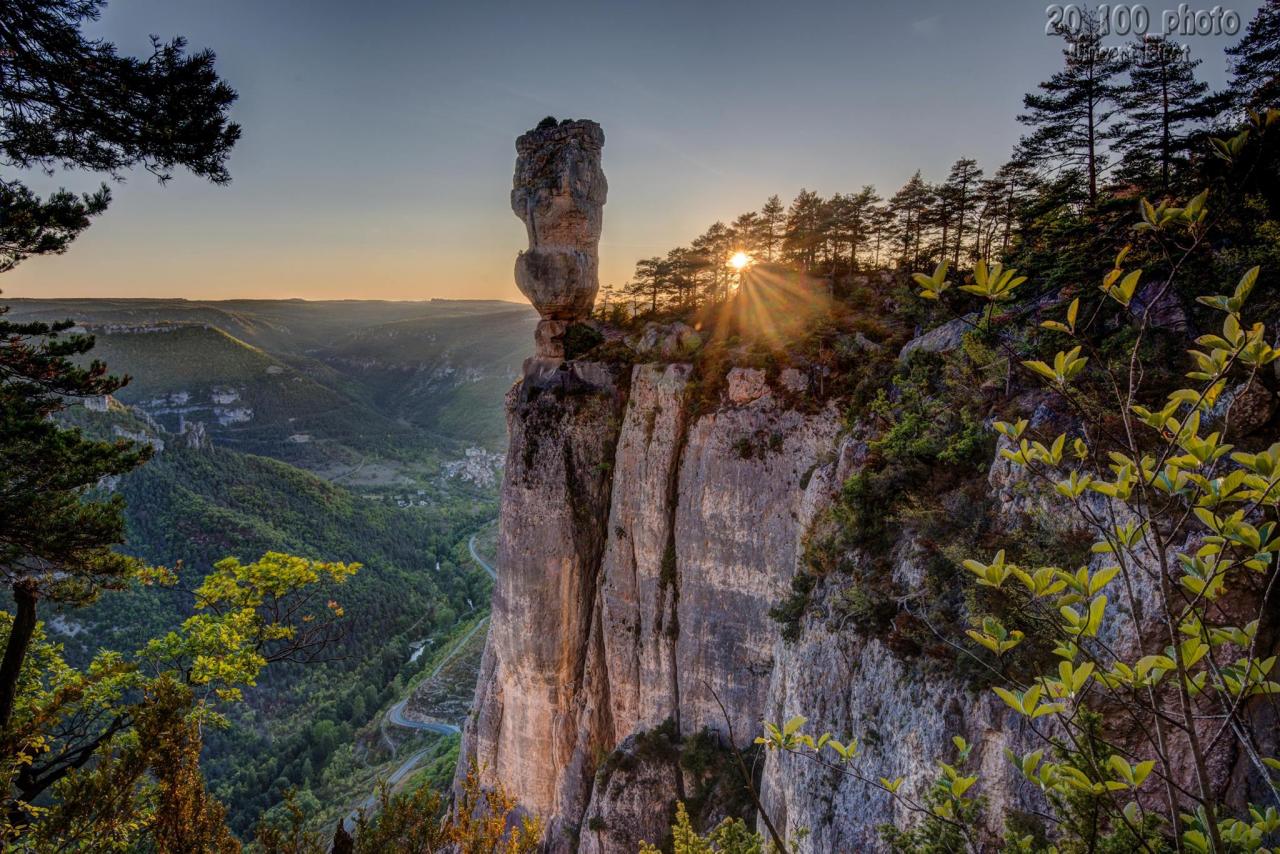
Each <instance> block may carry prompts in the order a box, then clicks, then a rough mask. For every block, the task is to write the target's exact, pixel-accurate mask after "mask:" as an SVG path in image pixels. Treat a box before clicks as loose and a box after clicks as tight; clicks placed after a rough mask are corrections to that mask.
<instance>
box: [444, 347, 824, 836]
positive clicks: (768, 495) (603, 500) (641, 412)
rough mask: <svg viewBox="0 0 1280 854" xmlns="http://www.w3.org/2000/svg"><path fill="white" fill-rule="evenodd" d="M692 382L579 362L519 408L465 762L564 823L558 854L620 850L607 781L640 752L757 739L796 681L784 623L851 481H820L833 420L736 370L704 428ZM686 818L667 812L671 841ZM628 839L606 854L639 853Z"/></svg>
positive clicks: (656, 370) (683, 371)
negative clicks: (607, 840)
mask: <svg viewBox="0 0 1280 854" xmlns="http://www.w3.org/2000/svg"><path fill="white" fill-rule="evenodd" d="M690 375H691V368H690V366H689V365H686V364H678V363H677V364H642V365H636V366H634V367H630V368H629V369H627V370H623V369H621V368H616V367H611V366H607V365H603V364H596V363H588V364H584V363H574V362H570V363H566V364H565V365H564V366H561V367H558V368H557V369H555V370H553V371H545V372H534V373H531V374H529V375H527V376H526V377H525V378H524V379H523V380H522V381H521V382H520V383H519V384H518V385H517V386H516V388H515V389H513V391H512V393H511V395H510V396H509V398H508V413H509V419H510V429H511V444H510V449H509V451H508V460H507V469H506V477H505V481H504V484H503V493H502V516H501V522H500V528H501V547H500V548H501V551H500V559H501V564H500V566H501V569H500V573H499V580H498V586H497V589H496V591H495V594H494V601H493V620H492V628H491V630H490V635H489V644H488V649H487V651H486V654H485V663H484V668H483V672H482V674H481V679H480V684H479V686H478V690H477V704H476V712H475V714H474V715H473V718H472V720H471V721H470V722H469V723H468V726H467V728H466V732H465V736H464V754H465V756H464V759H469V758H474V759H475V760H476V761H478V762H479V763H480V764H481V765H482V766H483V768H484V769H485V775H486V778H487V779H488V780H489V781H491V782H497V781H501V782H502V783H503V784H504V785H505V786H507V788H508V789H509V790H510V791H511V792H512V793H513V794H514V795H515V796H516V797H517V798H519V800H520V801H521V803H522V804H523V805H524V806H525V807H526V808H527V809H529V810H531V811H533V812H536V813H538V814H539V815H541V816H543V817H544V818H545V819H547V820H548V821H549V822H550V824H551V837H552V840H553V843H554V844H553V848H554V849H555V850H570V849H572V848H573V846H574V845H575V844H577V843H578V841H579V840H582V841H583V842H584V847H586V848H587V849H595V848H597V846H598V844H599V843H598V841H596V840H594V836H595V834H594V833H591V832H588V831H586V826H587V825H588V824H589V823H590V819H591V818H593V817H595V818H597V819H598V820H597V821H596V822H595V824H596V826H597V832H603V828H602V827H600V825H601V824H606V825H607V824H608V818H605V817H603V816H601V815H600V813H602V812H603V813H611V812H613V811H614V807H613V806H612V805H611V804H610V803H608V802H607V801H608V800H609V794H608V792H601V791H596V789H595V781H596V772H597V771H598V770H599V767H600V766H601V764H602V762H603V760H604V758H605V757H607V756H608V755H609V754H610V753H611V752H613V751H614V750H615V749H617V748H618V747H619V746H620V745H622V744H623V743H624V742H626V741H627V739H628V738H629V737H632V736H634V735H636V734H638V733H644V732H647V731H650V730H653V729H655V728H657V727H659V726H660V725H661V724H663V723H664V722H665V721H668V720H670V721H672V722H673V723H674V724H675V727H676V731H677V732H678V733H679V734H681V735H684V736H692V735H695V734H697V733H698V732H700V731H701V730H703V729H704V728H710V729H711V730H714V731H716V732H718V733H722V734H723V736H724V737H726V738H727V736H728V731H729V729H730V727H732V730H733V735H734V738H735V739H736V740H737V741H738V743H739V744H742V745H746V744H749V743H750V742H751V740H752V739H753V738H754V737H755V735H756V734H757V733H758V731H759V724H760V719H761V716H762V714H763V713H764V712H765V710H766V708H767V707H768V705H769V704H770V700H769V695H770V691H771V683H772V680H773V674H774V670H775V665H776V655H777V652H776V648H777V645H778V637H777V629H776V624H775V623H774V622H773V621H772V620H770V619H769V617H768V612H769V609H770V608H772V607H773V606H774V605H776V604H777V603H778V602H779V601H780V600H781V599H783V598H784V597H785V596H786V594H787V592H788V590H789V586H790V581H791V577H792V575H793V574H794V572H795V570H796V566H797V562H798V561H799V560H800V558H801V553H802V549H803V541H804V536H805V532H806V530H807V527H808V524H809V522H810V520H811V519H812V518H813V515H814V513H815V512H816V511H817V509H819V508H820V507H821V506H823V503H824V501H825V500H827V497H828V493H829V492H830V490H831V485H832V483H833V480H834V474H833V473H827V474H821V475H819V476H817V477H815V476H814V474H815V472H816V471H818V470H819V469H820V468H822V467H823V465H824V464H826V466H827V468H830V467H831V465H832V464H831V463H830V462H829V461H831V460H833V459H834V456H835V453H836V451H837V448H836V437H837V433H838V431H839V424H840V422H839V418H838V416H837V414H836V412H835V410H834V409H833V408H828V409H819V410H818V411H806V410H803V409H800V408H796V407H794V406H792V405H790V404H789V403H788V402H787V399H786V397H787V395H788V394H789V392H788V390H787V389H786V388H784V387H782V386H778V387H777V388H775V387H773V386H771V385H770V383H769V382H767V381H766V379H765V376H764V374H763V373H762V372H760V371H754V370H744V369H736V370H734V371H733V372H732V375H731V376H730V377H729V382H728V383H727V384H726V390H725V392H724V393H723V394H722V395H721V396H720V397H718V398H716V399H713V400H711V401H697V405H698V406H699V407H700V408H699V409H698V410H696V411H695V410H694V408H693V407H694V405H695V401H694V396H693V394H692V392H691V388H690ZM722 707H723V711H722ZM676 788H677V789H679V786H678V785H677V786H676ZM616 794H618V795H619V796H621V794H622V792H621V791H619V792H617V793H616ZM631 795H632V796H633V795H634V793H631ZM589 804H590V805H591V809H588V806H589ZM669 808H670V803H669V802H664V803H660V804H650V810H649V812H650V813H652V814H653V815H655V816H657V819H658V821H657V825H658V830H659V831H661V829H663V828H665V823H666V822H667V821H668V819H669V816H670V812H669ZM589 812H590V813H591V815H588V813H589ZM613 830H614V831H615V833H614V835H615V836H616V837H617V840H616V841H617V845H614V844H608V845H605V846H604V848H605V849H606V850H634V846H635V844H636V842H637V841H638V839H636V838H632V834H631V833H629V832H628V829H627V828H613Z"/></svg>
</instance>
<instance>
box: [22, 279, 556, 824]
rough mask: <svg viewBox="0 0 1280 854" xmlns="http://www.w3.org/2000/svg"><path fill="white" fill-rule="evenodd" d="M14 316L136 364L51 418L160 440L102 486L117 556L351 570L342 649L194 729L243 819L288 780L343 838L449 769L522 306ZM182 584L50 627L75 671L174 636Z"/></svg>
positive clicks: (181, 613)
mask: <svg viewBox="0 0 1280 854" xmlns="http://www.w3.org/2000/svg"><path fill="white" fill-rule="evenodd" d="M12 314H13V315H15V316H19V317H22V318H24V319H49V320H52V319H61V318H66V317H71V318H73V319H74V320H75V321H76V322H77V325H78V328H81V329H84V330H86V331H89V332H92V333H93V334H94V335H95V337H96V339H97V342H96V347H95V348H94V350H93V351H92V356H93V357H94V358H96V359H100V360H102V361H104V362H106V363H107V365H108V366H109V368H110V370H111V371H112V372H113V373H126V374H128V375H129V376H130V377H131V380H130V382H129V384H128V385H126V386H125V387H124V388H123V389H121V390H120V392H119V393H117V394H115V395H112V396H111V397H110V398H106V399H88V400H86V401H84V402H83V404H81V405H75V406H72V407H71V408H70V409H69V410H67V412H66V413H64V416H63V419H64V421H65V422H67V423H68V424H69V425H71V426H77V427H80V428H81V429H82V430H84V431H85V432H86V433H87V434H89V435H94V436H101V437H104V438H107V437H116V438H127V439H130V440H131V441H135V442H140V443H145V444H148V445H150V446H151V447H152V448H153V449H154V451H155V453H154V457H153V459H152V460H151V461H150V462H148V463H147V464H146V465H144V466H143V467H142V468H140V469H139V470H137V471H136V472H133V473H132V474H130V475H127V476H125V477H124V478H122V479H119V480H118V481H113V482H109V483H106V484H104V486H105V487H106V488H107V489H109V490H111V491H113V492H115V493H116V494H118V495H120V496H122V497H123V498H124V500H125V502H126V506H127V511H126V521H127V540H126V544H125V547H124V551H126V552H128V553H130V554H133V555H136V556H138V557H140V558H143V559H144V560H146V561H148V562H150V563H153V564H156V565H163V566H168V567H171V568H175V569H176V570H177V572H178V575H179V578H180V580H181V583H182V585H190V584H193V583H195V582H196V580H197V579H198V578H199V577H201V576H202V575H203V574H204V573H206V572H207V571H208V570H209V567H210V566H211V565H212V564H213V563H214V562H215V561H217V560H219V559H220V558H222V557H224V556H228V555H233V556H236V557H239V558H241V559H243V560H251V559H255V558H256V557H258V556H260V555H261V554H263V553H264V552H266V551H283V552H287V553H291V554H298V555H302V556H305V557H314V558H317V559H323V560H343V561H357V562H359V563H361V564H362V565H363V568H362V569H361V570H360V571H359V572H358V573H357V574H356V576H355V577H354V578H353V579H352V580H351V581H350V582H349V583H348V584H346V585H344V588H343V589H340V590H336V591H334V593H333V595H334V596H335V598H337V599H338V600H339V601H340V602H341V603H342V607H343V608H344V610H345V618H344V623H345V632H344V634H343V635H342V637H341V639H340V640H339V642H338V647H337V648H336V649H335V650H333V654H332V655H331V656H326V657H325V659H324V660H323V661H320V662H313V663H311V664H305V665H304V664H290V663H288V662H285V663H282V664H281V665H279V666H277V667H273V668H272V669H271V670H269V671H267V672H266V673H265V674H264V676H263V678H262V680H261V681H260V683H259V684H258V685H257V686H256V687H254V688H252V689H250V690H249V691H248V692H247V693H246V702H245V703H244V704H241V705H238V706H237V707H235V708H234V709H233V710H232V713H231V718H230V726H229V727H228V728H226V729H221V730H220V729H212V730H210V732H209V733H208V734H207V735H206V740H205V749H204V767H205V769H206V774H207V777H208V780H209V786H210V789H211V790H212V791H213V792H214V793H215V794H217V795H218V797H219V798H220V799H221V800H223V801H224V802H225V803H226V804H227V805H228V808H229V816H228V819H229V824H230V825H231V827H232V828H233V829H234V830H235V832H236V833H237V834H238V835H239V836H241V838H248V837H251V836H252V835H253V832H254V827H255V826H256V824H257V823H258V822H259V821H260V820H262V819H263V818H264V817H265V818H266V819H267V820H272V821H274V820H276V818H278V817H279V815H280V814H281V810H282V809H284V808H285V807H284V804H285V801H286V797H287V796H288V793H290V792H292V793H293V795H292V798H293V801H294V803H296V804H297V805H299V806H300V807H301V808H302V809H303V810H304V813H305V815H306V816H307V820H308V824H309V826H311V827H314V828H316V829H317V830H319V831H324V832H332V826H333V824H334V823H335V822H336V821H337V820H338V818H339V817H341V816H343V815H346V814H348V813H350V812H351V811H352V810H353V809H355V808H358V807H360V806H368V805H371V804H373V803H374V802H375V800H376V798H375V797H374V795H373V793H375V792H376V789H377V787H378V785H379V781H385V782H387V784H388V785H390V786H392V787H394V788H395V789H396V790H403V789H405V788H406V787H410V788H412V787H416V786H418V785H423V784H430V785H434V786H437V787H443V786H445V785H447V783H448V782H449V780H450V779H451V778H452V774H453V769H454V765H455V763H456V756H457V744H458V735H457V733H458V732H459V727H460V726H461V724H462V721H463V719H464V718H465V716H466V714H467V711H468V709H469V705H470V701H471V695H472V693H473V691H474V684H475V675H476V672H477V670H478V668H479V655H480V651H481V650H482V649H483V643H484V637H485V631H486V629H487V626H488V618H487V610H488V602H489V591H490V587H491V584H492V581H493V577H494V575H493V569H492V566H491V564H492V562H493V557H492V556H493V553H494V533H493V526H492V525H490V524H489V523H490V521H491V520H492V519H493V518H495V516H496V515H497V483H498V480H499V479H500V476H501V466H502V461H503V455H502V451H503V448H504V444H505V442H504V432H505V428H504V426H503V423H504V416H503V412H502V398H503V394H504V392H505V390H506V388H507V387H508V386H509V385H510V384H511V382H512V381H513V379H514V378H515V377H516V376H517V375H518V371H519V358H520V355H521V352H522V350H523V349H525V348H526V345H525V343H524V342H525V341H527V337H528V335H529V334H530V330H531V327H532V317H533V316H532V314H531V313H530V312H528V311H527V310H526V309H524V308H522V307H519V306H514V305H511V304H506V303H438V302H431V303H361V302H341V303H331V304H321V305H317V304H313V303H289V302H286V303H272V302H267V301H263V302H251V303H236V304H227V303H205V304H201V303H189V302H187V301H185V300H49V301H40V300H17V301H15V304H14V308H13V311H12ZM477 549H479V552H483V553H484V555H487V556H488V557H487V559H486V558H485V557H482V555H481V554H480V553H479V552H478V551H477ZM183 601H184V600H183V599H182V597H181V596H179V595H178V594H177V592H176V591H171V590H164V589H156V588H137V589H134V590H132V591H129V592H126V593H123V594H114V595H112V596H107V597H103V598H102V599H100V600H99V601H98V602H96V603H94V604H92V605H89V606H88V607H84V608H76V609H72V610H68V611H66V612H65V613H63V612H52V613H51V614H50V616H49V619H48V621H47V624H48V626H49V630H50V632H51V633H53V635H54V636H55V637H56V638H57V639H58V640H59V641H60V642H61V643H63V645H64V647H65V649H66V654H67V656H68V658H69V660H70V661H72V662H76V663H78V664H83V663H85V662H87V661H88V660H89V659H90V658H91V657H92V656H93V654H94V653H95V652H96V651H97V650H99V649H101V648H108V649H116V650H122V651H127V650H133V649H137V648H138V647H139V645H141V644H143V643H144V642H145V641H146V639H147V638H151V637H156V636H159V635H162V634H163V633H164V632H166V631H168V630H170V629H172V628H173V627H174V626H175V625H176V624H177V623H178V622H179V621H181V620H182V619H184V618H185V617H186V616H188V611H187V610H186V609H187V607H188V606H186V605H184V604H182V603H183ZM410 760H411V761H410Z"/></svg>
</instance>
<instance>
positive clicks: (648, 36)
mask: <svg viewBox="0 0 1280 854" xmlns="http://www.w3.org/2000/svg"><path fill="white" fill-rule="evenodd" d="M1166 5H1167V6H1172V7H1176V6H1177V3H1176V2H1172V1H1171V0H1164V3H1163V4H1148V9H1149V10H1150V11H1151V13H1152V18H1153V19H1154V18H1158V17H1159V13H1160V10H1161V9H1163V8H1164V6H1166ZM1202 5H1207V6H1212V5H1214V4H1213V3H1208V4H1203V3H1202V4H1199V5H1198V4H1195V3H1193V4H1192V8H1200V7H1201V6H1202ZM1257 5H1258V4H1257V3H1256V2H1255V3H1246V4H1241V5H1232V6H1230V7H1229V8H1231V9H1233V10H1235V11H1236V12H1238V13H1239V15H1240V17H1241V19H1242V20H1243V21H1244V22H1245V23H1247V22H1248V20H1249V19H1250V18H1251V17H1252V16H1253V13H1254V11H1255V10H1256V9H1257ZM1045 21H1046V17H1045V8H1044V5H1043V4H1040V3H1037V2H1028V0H1002V2H992V3H965V4H959V3H954V2H942V0H921V2H904V1H903V0H897V2H891V0H885V2H881V3H874V4H869V3H857V2H852V1H851V0H843V1H842V2H799V3H797V2H785V3H784V2H769V3H756V2H741V0H739V2H732V3H729V2H694V1H693V0H686V2H630V3H615V2H590V3H586V2H584V3H553V2H530V1H529V0H526V2H520V3H489V2H463V0H451V2H434V0H431V1H430V2H424V1H423V0H418V2H408V0H405V2H357V1H356V0H346V2H335V0H312V2H285V0H201V1H200V2H197V0H116V2H115V3H114V4H113V5H111V6H109V7H108V8H107V10H106V12H105V13H104V15H103V18H102V20H101V21H100V22H99V23H98V24H97V25H96V26H94V27H93V32H94V33H95V34H100V35H102V36H104V37H106V38H109V39H111V40H113V41H115V42H116V43H117V45H118V46H119V48H120V49H121V50H122V51H129V52H133V53H142V52H144V51H145V50H146V48H147V42H146V37H147V35H148V33H155V34H157V35H160V36H162V37H169V36H172V35H178V34H181V35H185V36H187V37H188V39H189V40H190V42H191V45H192V47H194V48H200V47H211V48H213V49H214V50H215V51H216V52H217V54H218V69H219V71H220V72H221V74H222V75H223V76H224V77H225V78H226V79H227V81H228V82H229V83H230V84H231V85H232V86H234V87H235V88H236V89H237V90H238V91H239V93H240V100H239V102H238V103H237V104H236V106H235V108H234V109H233V117H234V118H235V120H236V121H238V122H240V123H241V124H242V125H243V126H244V136H243V138H242V140H241V142H240V143H239V145H238V146H237V147H236V149H235V151H234V153H233V155H232V158H231V164H230V166H231V172H232V176H233V181H232V183H231V185H230V186H227V187H213V186H210V185H207V184H203V183H201V182H199V181H196V180H194V179H192V178H190V177H188V176H185V175H179V176H178V177H176V178H175V179H174V180H173V181H172V182H171V183H170V184H169V185H167V186H164V187H161V186H159V185H157V183H156V182H155V181H154V179H152V178H151V177H150V176H148V175H146V174H145V173H137V174H132V175H130V176H129V177H128V180H127V181H126V182H125V183H124V184H121V185H117V186H116V187H115V190H114V193H115V201H114V203H113V205H112V207H111V209H110V210H108V211H107V213H106V214H105V215H103V216H102V217H100V218H99V219H98V221H97V222H96V223H95V224H94V225H93V227H92V228H90V229H89V230H88V231H87V232H86V233H85V234H84V235H83V236H82V237H81V238H80V239H79V240H78V241H77V242H76V243H75V244H74V245H73V247H72V248H71V250H70V251H69V252H68V253H67V254H66V255H64V256H61V257H53V258H38V259H34V260H30V261H27V262H25V263H24V264H22V265H21V266H19V267H18V268H17V269H16V270H15V271H13V272H11V273H8V274H6V275H5V276H3V277H2V278H0V288H3V291H4V292H5V294H7V295H9V296H27V297H55V296H115V297H121V296H155V297H187V298H191V299H215V298H232V297H259V298H285V297H303V298H308V299H331V298H356V299H361V298H386V299H427V298H431V297H447V298H461V299H488V298H500V299H516V300H518V299H521V297H520V295H519V292H518V291H517V290H516V288H515V285H514V284H513V282H512V263H513V261H514V257H515V254H516V252H517V251H518V250H519V249H521V248H523V246H524V242H525V230H524V227H523V225H522V224H521V223H520V222H519V220H517V219H516V218H515V216H513V215H512V213H511V211H510V208H509V207H508V201H507V198H508V193H509V191H510V188H511V173H512V166H513V163H514V158H515V150H514V140H515V137H516V136H517V135H519V134H520V133H521V132H523V131H524V130H526V129H528V128H530V127H532V126H533V125H535V124H536V123H537V122H538V121H539V120H540V119H541V118H542V117H543V116H546V115H554V116H556V117H557V118H565V117H572V118H592V119H595V120H596V121H598V122H600V123H601V124H602V125H603V127H604V130H605V135H606V144H605V151H604V168H605V173H606V174H607V175H608V178H609V186H610V190H609V202H608V205H607V206H606V207H605V225H604V238H603V240H602V241H601V246H600V254H601V282H602V283H617V284H621V283H622V282H624V281H626V279H627V278H628V276H629V275H630V273H631V271H632V269H633V266H634V264H635V261H636V259H637V258H639V257H643V256H646V255H654V254H659V253H664V252H666V250H668V249H670V248H671V247H673V246H676V245H678V244H681V243H686V242H688V241H689V240H690V239H692V238H693V237H694V236H696V235H697V234H699V233H700V232H701V231H703V230H704V229H705V228H706V226H708V225H709V224H710V223H711V222H713V221H715V220H717V219H724V220H729V219H731V218H732V217H733V216H735V215H737V214H738V213H740V212H742V211H745V210H749V209H753V208H757V207H759V205H760V204H761V203H762V202H763V201H764V199H765V198H766V197H767V196H768V195H770V194H771V193H777V194H779V195H781V196H782V197H783V199H784V201H790V199H791V197H792V196H794V195H795V193H796V192H797V191H798V190H799V189H800V188H801V187H807V188H809V189H814V190H817V191H818V192H820V193H822V194H824V195H826V194H830V193H832V192H837V191H839V192H848V191H854V190H857V189H858V188H859V187H860V186H861V185H863V184H867V183H873V184H875V185H877V187H878V188H879V190H880V192H881V193H882V194H883V195H886V196H887V195H889V194H892V193H893V192H894V191H895V190H896V189H897V188H898V187H899V186H900V185H901V184H902V183H903V182H904V181H905V180H906V179H907V178H908V177H909V176H910V175H911V173H912V172H914V171H915V170H916V169H922V170H923V171H924V174H925V176H926V178H930V179H934V180H936V179H939V178H941V177H943V176H944V175H945V174H946V171H947V169H948V168H949V167H950V164H951V163H952V161H954V160H955V159H956V158H957V157H961V156H969V157H975V158H977V159H978V160H979V163H980V165H982V166H983V167H984V168H986V169H987V170H988V172H990V171H991V170H993V169H994V168H996V167H997V166H999V165H1000V163H1001V162H1003V160H1004V159H1005V158H1006V156H1007V155H1008V152H1009V150H1010V148H1011V146H1012V144H1013V143H1014V141H1015V140H1016V139H1017V137H1018V135H1019V131H1020V128H1019V126H1018V125H1017V123H1016V120H1015V116H1016V114H1017V113H1018V111H1019V108H1020V106H1021V98H1022V95H1023V93H1024V92H1026V91H1029V90H1030V89H1032V88H1033V87H1034V86H1035V84H1036V83H1037V82H1038V81H1039V80H1041V79H1043V78H1045V77H1047V76H1048V75H1049V74H1051V73H1052V72H1053V71H1054V70H1055V69H1056V68H1057V67H1058V65H1059V64H1060V43H1059V42H1058V41H1056V40H1053V39H1050V38H1047V37H1046V36H1045V35H1044V27H1045ZM1237 38H1238V36H1237V37H1234V38H1233V37H1216V38H1215V37H1191V38H1188V39H1185V41H1187V42H1189V43H1190V45H1191V49H1192V52H1193V55H1194V56H1196V57H1198V58H1200V59H1202V60H1204V62H1203V64H1202V65H1201V67H1200V73H1201V75H1202V76H1203V77H1204V79H1207V80H1208V81H1209V82H1210V83H1211V84H1213V85H1214V86H1221V85H1223V83H1224V81H1225V77H1226V75H1225V66H1226V62H1225V57H1224V56H1223V55H1222V48H1223V47H1224V46H1225V45H1226V44H1229V43H1233V42H1234V41H1236V40H1237ZM29 177H30V181H31V183H32V184H33V185H34V186H36V187H37V188H40V189H42V190H47V189H49V188H51V187H54V186H59V185H61V186H66V187H68V188H71V189H78V190H79V189H91V188H92V187H94V186H96V185H97V182H98V180H99V179H98V178H97V177H95V176H93V175H86V174H83V173H68V174H60V175H57V176H54V177H53V178H51V179H47V180H46V179H44V178H43V177H41V176H39V175H36V176H29Z"/></svg>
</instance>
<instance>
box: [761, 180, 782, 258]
mask: <svg viewBox="0 0 1280 854" xmlns="http://www.w3.org/2000/svg"><path fill="white" fill-rule="evenodd" d="M786 215H787V210H786V208H785V207H783V205H782V200H781V199H779V198H778V197H777V196H770V197H769V198H768V200H766V201H765V203H764V207H762V208H760V220H759V221H760V246H761V248H762V249H763V250H764V260H766V261H770V262H772V261H773V258H774V255H776V254H777V251H778V246H779V245H780V244H781V243H782V229H783V223H784V222H785V221H786Z"/></svg>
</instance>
